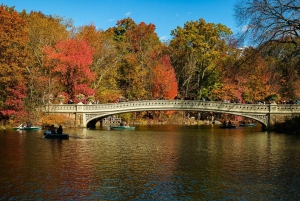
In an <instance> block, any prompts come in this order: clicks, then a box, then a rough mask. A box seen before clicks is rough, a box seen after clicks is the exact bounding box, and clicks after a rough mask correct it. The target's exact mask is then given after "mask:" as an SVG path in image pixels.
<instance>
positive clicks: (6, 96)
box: [0, 5, 28, 120]
mask: <svg viewBox="0 0 300 201" xmlns="http://www.w3.org/2000/svg"><path fill="white" fill-rule="evenodd" d="M0 24H1V25H0V78H1V79H0V94H1V96H0V116H1V114H2V115H3V116H4V118H6V119H7V118H12V117H20V116H21V115H23V114H25V110H24V107H23V100H24V98H25V97H26V79H25V77H24V73H25V72H26V71H25V70H26V57H27V52H26V44H27V42H28V36H27V25H26V22H25V21H24V20H23V19H22V18H20V16H19V15H18V13H17V12H16V11H15V10H14V9H13V8H9V7H6V6H3V5H1V6H0ZM3 116H2V117H0V118H1V119H2V118H3ZM1 119H0V120H1Z"/></svg>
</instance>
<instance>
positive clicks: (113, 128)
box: [109, 126, 135, 130]
mask: <svg viewBox="0 0 300 201" xmlns="http://www.w3.org/2000/svg"><path fill="white" fill-rule="evenodd" d="M109 128H110V130H134V129H135V127H134V126H110V127H109Z"/></svg>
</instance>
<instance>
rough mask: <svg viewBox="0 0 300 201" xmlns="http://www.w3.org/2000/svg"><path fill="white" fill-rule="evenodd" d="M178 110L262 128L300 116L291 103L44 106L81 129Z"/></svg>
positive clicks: (299, 109) (297, 107)
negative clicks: (75, 119)
mask: <svg viewBox="0 0 300 201" xmlns="http://www.w3.org/2000/svg"><path fill="white" fill-rule="evenodd" d="M159 110H181V111H206V112H216V113H225V114H233V115H239V116H243V117H248V118H251V119H254V120H257V121H258V122H260V123H261V124H262V125H263V127H265V128H269V127H270V126H272V125H274V123H276V122H278V121H282V120H284V119H285V118H287V117H292V116H295V115H299V114H300V105H293V104H291V105H290V104H284V105H277V104H266V105H263V104H240V103H224V102H216V101H201V100H144V101H129V102H119V103H107V104H87V105H85V104H58V105H55V104H49V105H47V106H46V107H45V112H48V113H69V114H70V113H71V114H75V116H80V118H81V120H80V122H81V126H83V127H87V125H88V123H89V122H91V121H94V120H96V119H99V118H101V117H106V116H109V115H114V114H121V113H129V112H138V111H159Z"/></svg>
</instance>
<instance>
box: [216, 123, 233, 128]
mask: <svg viewBox="0 0 300 201" xmlns="http://www.w3.org/2000/svg"><path fill="white" fill-rule="evenodd" d="M219 128H236V125H234V124H232V125H222V126H220V127H219Z"/></svg>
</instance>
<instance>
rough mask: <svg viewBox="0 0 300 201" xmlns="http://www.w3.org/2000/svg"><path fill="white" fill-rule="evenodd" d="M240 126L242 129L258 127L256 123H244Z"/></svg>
mask: <svg viewBox="0 0 300 201" xmlns="http://www.w3.org/2000/svg"><path fill="white" fill-rule="evenodd" d="M240 126H241V127H254V126H256V124H255V123H247V124H246V123H242V124H240Z"/></svg>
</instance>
